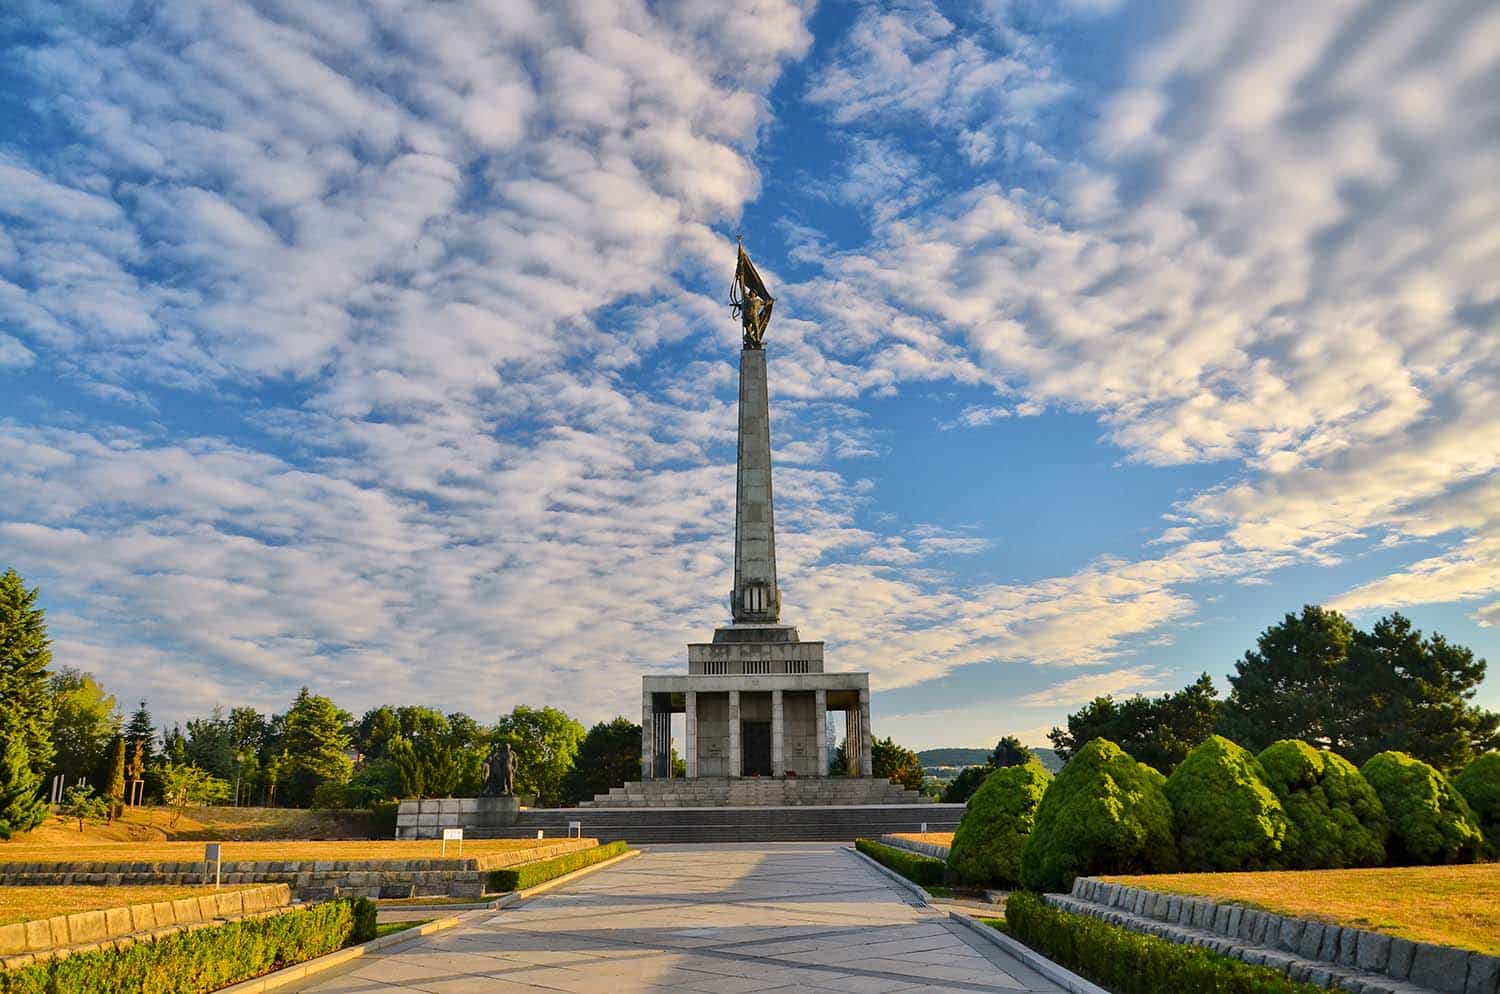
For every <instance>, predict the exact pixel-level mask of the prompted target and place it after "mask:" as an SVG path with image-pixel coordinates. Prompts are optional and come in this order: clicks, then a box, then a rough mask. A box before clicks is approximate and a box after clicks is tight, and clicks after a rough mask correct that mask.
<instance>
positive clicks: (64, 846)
mask: <svg viewBox="0 0 1500 994" xmlns="http://www.w3.org/2000/svg"><path fill="white" fill-rule="evenodd" d="M75 834H77V833H75ZM566 841H568V840H566V839H470V840H467V841H465V842H464V851H463V855H464V856H465V857H469V856H483V855H486V854H490V853H508V852H516V851H518V850H525V849H534V848H536V847H538V846H551V845H557V844H558V843H559V842H566ZM223 846H224V848H223V852H222V854H221V855H222V858H223V859H224V860H225V862H228V861H230V860H276V859H283V860H294V859H314V860H316V859H437V858H438V857H439V855H440V854H441V852H442V843H441V842H439V841H430V840H420V841H417V840H413V841H405V842H396V841H394V840H393V841H388V842H359V841H337V842H230V841H225V842H224V844H223ZM202 858H203V843H202V842H90V841H80V842H76V843H69V842H68V841H66V840H63V841H58V840H57V838H56V837H55V836H53V837H50V838H48V839H47V840H45V841H31V840H29V839H24V840H20V841H15V840H13V841H10V842H0V864H3V863H123V862H160V861H177V862H190V861H192V860H201V859H202ZM448 858H449V859H457V858H458V843H456V842H450V843H448Z"/></svg>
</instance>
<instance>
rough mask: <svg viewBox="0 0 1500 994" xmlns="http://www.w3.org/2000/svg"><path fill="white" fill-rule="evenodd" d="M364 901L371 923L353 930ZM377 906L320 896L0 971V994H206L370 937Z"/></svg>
mask: <svg viewBox="0 0 1500 994" xmlns="http://www.w3.org/2000/svg"><path fill="white" fill-rule="evenodd" d="M361 902H363V905H368V907H369V911H368V918H369V921H370V925H371V927H370V928H369V930H368V934H364V933H361V932H360V931H359V928H358V926H359V924H360V919H361V917H362V916H364V915H365V914H366V912H365V911H364V910H363V907H362V905H361ZM374 918H375V905H374V903H373V902H371V901H368V900H365V899H364V898H358V899H356V900H352V901H351V900H338V901H325V902H323V903H322V904H315V905H311V906H309V907H305V908H295V909H293V910H291V911H286V912H282V913H281V914H276V915H269V916H267V917H263V918H241V919H239V920H238V921H232V922H225V923H224V924H222V925H213V926H210V927H207V928H200V929H194V930H192V931H189V932H176V933H173V934H171V935H166V936H162V937H161V938H159V939H155V940H144V941H138V942H134V943H132V944H130V945H128V946H125V947H124V948H119V947H115V946H105V947H103V948H100V949H92V950H89V951H88V952H79V953H73V954H72V955H69V956H64V957H62V958H60V959H51V960H45V961H43V962H40V963H33V964H31V965H30V966H24V967H21V968H20V969H17V970H8V971H6V972H4V973H0V991H4V994H72V992H75V991H79V992H81V991H87V992H89V994H204V992H207V991H216V990H218V989H219V988H221V987H227V986H229V985H230V984H236V983H239V982H240V981H242V980H249V979H251V978H252V977H258V976H260V975H262V974H265V973H270V972H271V971H272V970H279V969H281V968H282V967H285V966H291V965H292V964H295V963H302V962H305V961H307V960H310V959H313V958H315V957H318V956H322V955H323V954H325V953H331V952H333V951H334V950H335V949H340V948H342V947H344V946H348V945H353V944H355V943H357V942H363V941H366V939H368V938H373V937H374V928H373V924H374Z"/></svg>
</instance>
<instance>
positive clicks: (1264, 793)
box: [1166, 735, 1287, 872]
mask: <svg viewBox="0 0 1500 994" xmlns="http://www.w3.org/2000/svg"><path fill="white" fill-rule="evenodd" d="M1166 793H1167V800H1168V801H1169V802H1170V803H1171V805H1172V829H1173V831H1174V833H1175V834H1176V836H1177V856H1178V859H1179V860H1180V861H1181V865H1182V868H1183V869H1184V870H1187V871H1190V872H1191V871H1203V872H1215V871H1221V870H1263V869H1266V868H1267V867H1271V866H1276V865H1279V862H1280V858H1281V847H1282V844H1283V843H1284V842H1285V841H1286V830H1287V817H1286V811H1285V810H1283V809H1282V807H1281V802H1280V801H1279V800H1277V799H1276V795H1275V793H1273V792H1272V790H1271V788H1270V787H1268V786H1266V780H1265V771H1264V770H1262V769H1261V768H1260V762H1259V761H1258V760H1257V759H1256V758H1255V757H1254V756H1252V755H1251V754H1250V753H1249V752H1247V751H1245V750H1244V749H1242V748H1240V747H1239V746H1237V745H1235V744H1234V743H1233V742H1231V741H1229V740H1228V739H1226V738H1224V737H1223V736H1222V735H1210V736H1209V737H1208V738H1206V739H1204V740H1203V742H1202V743H1200V744H1199V745H1198V746H1196V747H1195V748H1194V749H1193V751H1192V752H1190V753H1188V754H1187V758H1186V759H1184V760H1183V761H1182V762H1181V763H1179V764H1178V766H1177V769H1175V770H1173V771H1172V775H1171V776H1170V777H1168V778H1167V786H1166Z"/></svg>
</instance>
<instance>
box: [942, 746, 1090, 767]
mask: <svg viewBox="0 0 1500 994" xmlns="http://www.w3.org/2000/svg"><path fill="white" fill-rule="evenodd" d="M1031 751H1032V752H1034V753H1036V758H1037V759H1039V760H1041V761H1042V765H1043V766H1045V767H1046V768H1047V769H1049V770H1051V771H1052V772H1053V773H1056V772H1057V771H1058V770H1060V769H1062V768H1063V761H1062V760H1061V759H1059V758H1058V755H1057V753H1056V752H1055V751H1054V750H1052V749H1037V748H1033V749H1032V750H1031ZM989 758H990V750H988V749H923V750H922V751H921V752H919V753H917V759H918V760H920V761H921V763H922V765H923V766H981V765H983V764H984V763H985V762H986V761H988V760H989Z"/></svg>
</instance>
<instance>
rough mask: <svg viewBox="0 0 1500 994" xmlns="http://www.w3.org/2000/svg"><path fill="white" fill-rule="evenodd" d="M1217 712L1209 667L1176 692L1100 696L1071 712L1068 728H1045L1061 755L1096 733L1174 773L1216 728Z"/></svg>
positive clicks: (1078, 746) (1156, 767) (1149, 762)
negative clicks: (1125, 697) (1120, 698)
mask: <svg viewBox="0 0 1500 994" xmlns="http://www.w3.org/2000/svg"><path fill="white" fill-rule="evenodd" d="M1218 718H1219V700H1218V691H1216V690H1215V689H1214V682H1213V680H1211V679H1210V678H1209V676H1208V674H1207V673H1204V674H1203V675H1201V676H1199V677H1198V679H1197V680H1196V681H1194V682H1193V683H1190V684H1188V685H1187V686H1186V687H1184V688H1183V689H1182V690H1179V691H1177V692H1176V693H1175V694H1164V695H1162V696H1161V697H1155V698H1151V697H1145V696H1142V695H1139V694H1137V695H1136V696H1135V697H1131V698H1129V699H1128V700H1125V701H1119V702H1116V701H1115V700H1114V698H1112V697H1098V698H1095V699H1094V700H1093V701H1092V702H1090V703H1089V704H1087V705H1085V706H1084V707H1083V708H1082V709H1081V710H1079V711H1077V712H1075V713H1074V714H1070V715H1068V727H1067V729H1066V730H1064V729H1061V728H1054V729H1052V731H1050V732H1048V733H1047V737H1048V738H1049V739H1051V740H1052V745H1053V748H1055V749H1056V750H1057V754H1058V756H1059V757H1061V758H1062V759H1064V760H1066V759H1068V758H1070V757H1071V756H1072V755H1073V754H1074V753H1076V752H1077V751H1078V750H1079V749H1081V748H1083V747H1084V746H1085V745H1086V744H1088V743H1089V742H1090V741H1092V740H1093V739H1108V740H1109V741H1111V742H1114V743H1116V744H1117V745H1119V747H1120V748H1122V749H1124V750H1125V751H1126V752H1128V753H1130V755H1131V756H1132V757H1134V758H1135V759H1136V760H1138V761H1140V762H1142V763H1145V764H1146V765H1147V766H1150V767H1152V768H1154V769H1156V770H1157V771H1158V772H1160V773H1170V772H1171V771H1172V770H1173V769H1175V768H1176V766H1177V764H1178V763H1180V762H1182V761H1183V759H1185V758H1186V757H1187V754H1188V753H1189V752H1191V751H1192V750H1193V749H1194V748H1195V747H1196V746H1198V745H1199V744H1200V743H1202V742H1203V741H1204V740H1205V739H1207V738H1208V737H1209V736H1210V735H1212V734H1213V733H1214V725H1215V724H1216V723H1217V721H1218Z"/></svg>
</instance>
